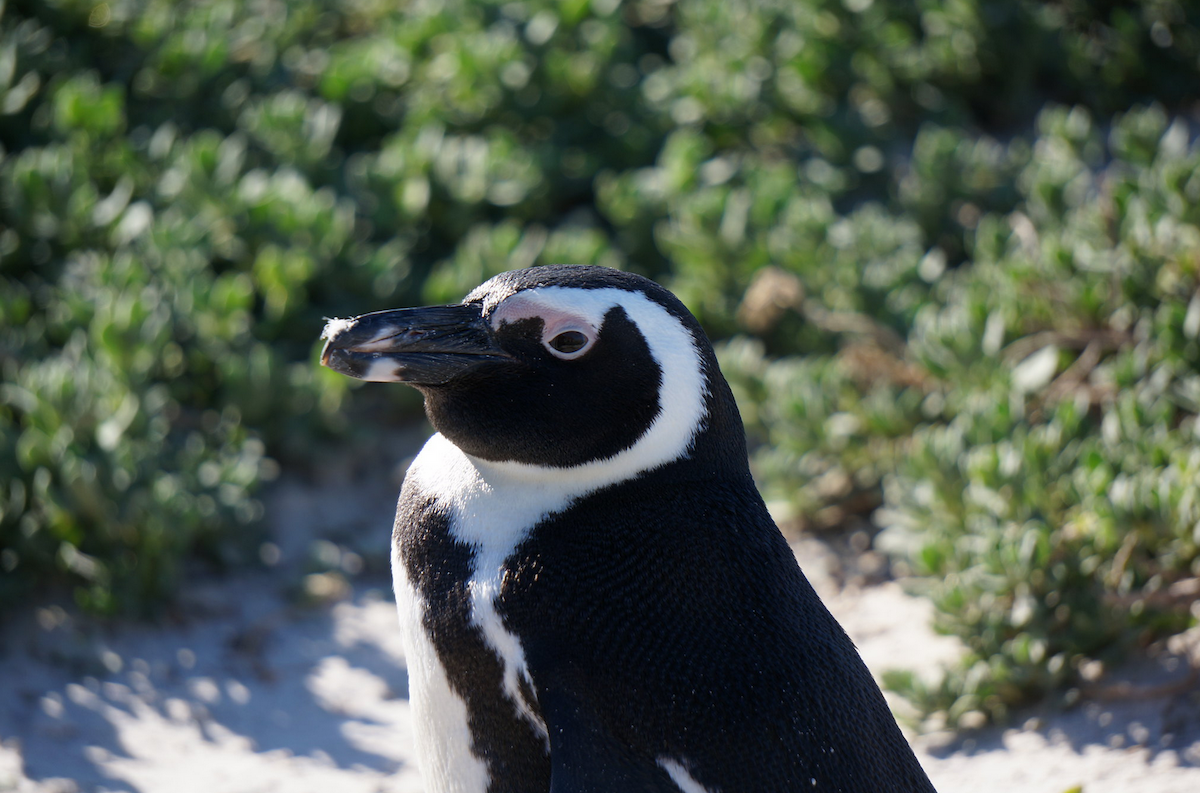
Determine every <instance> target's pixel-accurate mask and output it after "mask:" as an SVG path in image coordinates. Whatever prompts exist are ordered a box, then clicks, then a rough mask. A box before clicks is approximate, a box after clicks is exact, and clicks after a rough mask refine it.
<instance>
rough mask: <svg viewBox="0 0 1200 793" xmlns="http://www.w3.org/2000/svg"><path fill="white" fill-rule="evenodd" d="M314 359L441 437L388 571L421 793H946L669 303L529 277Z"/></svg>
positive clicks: (580, 275) (330, 341)
mask: <svg viewBox="0 0 1200 793" xmlns="http://www.w3.org/2000/svg"><path fill="white" fill-rule="evenodd" d="M322 335H323V338H324V339H325V346H324V349H323V351H322V354H321V362H322V363H323V364H324V365H325V366H327V367H329V368H331V369H333V370H334V371H337V372H341V373H343V374H346V375H349V376H351V377H356V378H359V379H362V380H367V381H375V382H400V383H404V384H407V385H409V386H412V387H414V388H416V389H418V390H419V391H420V392H421V394H422V395H423V397H424V401H425V410H426V414H427V416H428V418H429V421H430V423H431V424H432V425H433V427H434V429H435V430H436V434H434V435H433V436H432V437H431V438H430V439H429V441H428V442H427V444H426V445H425V446H424V448H423V449H422V450H421V452H420V454H419V455H418V456H417V457H416V459H415V460H414V461H413V463H412V464H411V466H410V467H409V470H408V472H407V474H406V476H405V479H404V483H403V485H402V488H401V492H400V497H399V502H398V505H397V510H396V520H395V526H394V531H393V549H392V568H393V577H394V585H395V591H396V598H397V604H398V608H399V613H400V623H401V629H402V632H403V635H404V640H405V646H406V650H407V660H408V665H409V686H410V694H409V696H410V702H411V707H412V713H413V718H414V723H415V733H416V740H417V760H418V765H419V766H420V768H421V772H422V775H423V777H424V779H425V783H426V789H427V790H428V791H430V793H451V792H453V793H625V792H626V791H630V792H638V793H642V792H644V793H737V792H738V791H753V792H755V793H768V792H771V791H839V792H840V793H868V792H870V793H889V792H891V791H896V792H897V793H899V792H900V791H904V792H905V793H913V792H915V791H933V786H932V785H931V783H930V781H929V779H928V777H927V776H926V775H925V773H924V771H923V770H922V768H921V766H920V764H919V763H918V761H917V759H916V757H915V756H914V754H913V752H912V749H911V748H910V747H909V745H908V743H907V741H906V740H905V738H904V736H903V735H902V734H901V732H900V730H899V728H898V727H897V725H896V722H895V720H894V718H893V716H892V714H891V712H890V711H889V709H888V706H887V704H886V703H885V701H884V698H883V695H882V694H881V692H880V690H879V688H878V687H877V686H876V684H875V682H874V681H873V679H872V677H871V675H870V673H869V672H868V670H867V668H866V666H865V665H864V664H863V662H862V660H861V658H860V657H859V655H858V652H857V651H856V649H855V647H854V645H853V643H852V642H851V640H850V639H849V637H847V635H846V633H845V632H844V631H843V630H842V628H841V626H840V625H839V624H838V623H837V622H836V621H835V619H834V618H833V616H832V615H831V614H830V613H829V611H828V610H827V609H826V608H825V606H824V604H823V603H822V602H821V601H820V599H819V598H818V596H817V594H816V593H815V592H814V590H813V588H812V586H811V585H810V584H809V582H808V581H807V579H806V578H805V577H804V575H803V573H802V572H801V570H800V568H799V566H798V565H797V562H796V559H795V556H794V555H793V553H792V552H791V550H790V548H789V547H788V544H787V542H786V541H785V540H784V538H783V536H782V535H781V533H780V531H779V529H778V528H777V527H776V525H775V523H774V522H773V520H772V518H771V517H770V515H769V514H768V512H767V509H766V506H765V505H764V503H763V500H762V497H761V496H760V495H759V493H758V490H757V488H756V486H755V484H754V481H753V479H752V478H751V475H750V470H749V464H748V460H747V451H746V442H745V433H744V429H743V426H742V423H741V418H740V416H739V414H738V410H737V406H736V404H735V403H734V399H733V395H732V393H731V392H730V389H729V386H728V384H727V383H726V382H725V379H724V377H723V376H722V374H721V371H720V369H719V367H718V365H717V360H716V356H715V354H714V353H713V349H712V346H711V344H710V343H709V341H708V339H707V338H706V336H705V334H704V331H703V330H702V329H701V327H700V325H699V323H698V322H697V321H696V320H695V318H694V317H693V316H692V315H691V314H690V313H689V312H688V310H687V309H686V308H685V307H684V306H683V304H682V303H681V302H680V301H679V300H678V299H677V298H676V297H675V296H674V295H672V294H671V293H670V292H669V291H668V290H666V289H665V288H663V287H661V286H659V285H658V284H656V283H655V282H653V281H651V280H649V279H646V278H643V277H641V276H638V275H634V274H630V273H626V272H622V271H618V270H612V269H608V268H603V267H595V266H585V265H549V266H542V267H533V268H528V269H523V270H516V271H512V272H507V273H503V274H501V275H498V276H496V277H494V278H492V279H490V280H488V281H487V282H486V283H484V284H483V285H481V286H479V287H478V288H476V289H475V290H473V291H472V292H471V293H470V294H469V295H467V297H466V298H465V299H464V300H463V302H462V303H460V304H458V305H449V306H435V307H424V308H403V309H397V310H391V311H380V312H376V313H372V314H365V315H362V316H359V317H356V318H352V319H335V320H330V321H329V322H328V324H327V325H326V327H325V330H324V332H323V334H322Z"/></svg>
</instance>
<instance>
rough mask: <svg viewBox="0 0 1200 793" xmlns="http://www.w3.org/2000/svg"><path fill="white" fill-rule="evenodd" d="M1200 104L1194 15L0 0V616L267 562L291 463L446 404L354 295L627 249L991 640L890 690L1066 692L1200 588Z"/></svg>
mask: <svg viewBox="0 0 1200 793" xmlns="http://www.w3.org/2000/svg"><path fill="white" fill-rule="evenodd" d="M1198 131H1200V6H1197V5H1196V4H1194V3H1189V2H1184V1H1183V0H1140V1H1139V2H1131V3H1110V2H1090V3H1089V2H1079V1H1077V0H1056V1H1054V2H1043V1H1042V0H950V1H949V2H945V1H943V0H937V1H936V2H935V1H934V0H917V2H911V0H904V1H903V2H902V1H901V0H803V1H801V0H775V1H774V2H773V1H772V0H756V1H754V2H749V1H746V0H680V2H672V1H671V0H566V2H550V0H513V1H512V2H485V1H483V0H441V1H436V0H412V2H400V1H397V0H289V1H288V2H284V0H190V1H189V2H176V0H110V1H109V2H95V1H94V0H6V1H5V0H0V614H3V615H6V616H0V620H2V619H5V618H6V617H7V618H11V617H13V616H14V615H19V614H20V613H21V612H23V611H27V610H29V609H30V608H31V607H32V605H35V604H37V603H39V602H42V600H43V599H45V598H47V597H57V596H63V595H65V596H66V597H67V598H69V599H70V600H71V601H72V602H73V604H74V607H75V608H77V609H80V610H82V611H83V612H84V613H86V614H90V615H93V617H94V618H95V619H106V618H109V617H112V616H142V617H145V616H149V617H153V616H154V615H155V614H158V613H160V612H161V610H162V609H163V608H164V607H165V604H170V603H171V602H173V599H174V598H176V597H178V595H179V593H180V590H181V588H182V587H183V586H184V585H185V583H186V582H188V581H189V580H193V578H194V577H195V576H197V575H204V574H206V571H212V570H218V571H219V570H228V569H240V568H244V567H246V566H256V565H258V566H261V565H264V564H268V565H269V564H270V563H271V561H272V557H273V554H275V553H276V552H277V550H278V548H277V546H276V545H275V544H274V543H275V542H277V541H278V538H273V537H271V536H270V535H269V534H268V532H267V531H266V529H265V528H264V521H263V518H264V508H263V506H262V502H261V494H262V492H263V490H262V488H263V486H264V484H265V483H266V482H268V481H270V480H272V479H274V478H276V477H277V476H278V474H279V472H280V471H281V470H282V471H284V472H285V474H286V475H291V476H301V477H302V476H304V474H305V472H310V471H312V470H314V469H317V468H319V467H320V466H321V465H322V464H323V461H324V460H326V459H328V458H329V457H330V456H331V455H335V454H355V453H357V452H356V450H365V449H369V448H370V447H371V444H378V443H379V438H380V432H381V428H383V431H388V430H387V428H389V427H392V428H397V432H400V431H402V428H405V427H410V426H412V425H413V424H414V423H419V422H420V421H421V420H422V419H421V416H420V404H419V401H418V399H417V398H416V396H415V394H414V393H412V392H410V391H409V390H407V389H401V388H378V387H376V388H359V387H358V386H357V384H356V383H354V382H352V381H350V380H349V379H348V378H344V377H340V376H338V375H335V374H333V373H331V372H328V371H326V370H323V369H321V368H320V367H318V366H317V365H316V356H317V352H318V350H319V343H318V340H317V337H318V334H319V333H320V331H321V328H322V325H323V318H324V317H332V316H348V315H354V314H360V313H364V312H366V311H371V310H377V309H382V308H391V307H397V306H404V305H415V304H425V303H438V302H454V301H457V300H459V299H461V297H462V296H463V295H464V294H465V293H466V292H467V291H468V290H469V289H470V288H472V287H473V286H475V285H477V284H478V283H480V282H482V281H483V280H485V279H486V278H488V277H489V276H491V275H493V274H495V273H498V272H501V271H504V270H509V269H513V268H519V267H527V266H531V265H537V264H547V263H556V262H569V263H594V264H601V265H606V266H612V267H620V268H624V269H629V270H633V271H637V272H640V273H643V274H645V275H648V276H650V277H652V278H655V279H657V280H659V281H660V282H661V283H663V284H664V285H666V286H668V287H669V288H671V289H673V290H674V291H675V292H676V293H677V294H678V295H679V296H680V297H681V298H682V299H683V300H684V301H685V302H686V303H687V304H688V306H689V307H690V308H691V309H692V310H693V312H695V314H696V315H697V316H698V317H699V318H700V320H701V321H702V323H703V324H704V325H705V327H706V328H707V329H708V331H709V333H710V335H711V336H712V338H713V339H714V341H715V342H717V344H718V348H719V354H720V357H721V360H722V365H723V367H724V368H725V371H726V374H727V376H728V377H729V379H730V381H731V382H732V383H733V385H734V388H735V391H736V392H737V395H738V397H739V401H740V404H741V407H742V411H743V418H744V419H745V421H746V424H747V430H748V432H749V435H750V438H751V443H752V448H753V460H752V462H753V465H754V470H755V474H756V476H757V477H758V478H759V481H760V485H761V487H762V489H763V491H764V494H765V495H766V496H767V498H768V501H769V503H770V506H771V508H772V511H773V513H774V514H775V515H776V517H777V518H778V519H779V521H780V523H781V525H782V527H783V528H784V530H785V532H787V533H789V534H790V535H792V536H793V537H794V536H798V535H802V534H819V535H822V536H826V537H830V538H833V540H832V541H836V542H838V543H841V544H842V545H843V546H844V547H846V548H848V549H849V550H850V551H851V552H853V553H855V554H857V555H858V556H859V557H860V558H862V559H866V560H868V561H869V562H870V563H869V564H866V563H864V564H863V565H861V568H862V574H863V575H864V576H866V577H867V578H872V577H874V578H876V579H879V578H886V577H890V576H899V577H903V578H905V580H906V581H907V582H909V585H910V587H911V588H912V589H913V590H914V591H917V592H920V593H921V594H922V595H924V596H927V597H928V598H930V599H931V600H932V602H933V604H934V607H935V610H936V615H937V616H936V622H937V626H938V628H939V629H940V630H942V631H945V632H947V633H950V634H953V635H956V636H958V637H960V638H961V640H962V642H964V643H965V645H966V647H967V648H968V653H967V655H966V657H965V658H964V659H963V660H962V661H961V663H960V664H959V665H958V666H956V667H954V668H953V669H950V670H949V671H948V672H947V673H946V675H945V676H944V678H943V679H941V680H940V681H937V682H934V683H930V682H928V681H922V680H919V679H917V678H916V677H914V676H911V675H909V676H906V675H904V674H894V675H892V676H891V677H890V679H889V680H888V684H889V686H890V687H892V688H893V689H894V690H896V691H898V692H900V693H901V694H903V695H905V696H906V697H908V698H909V699H910V701H911V702H913V703H914V705H915V706H916V708H917V710H918V712H919V713H920V714H923V715H924V716H931V715H933V714H937V715H938V718H939V719H941V720H942V721H944V722H946V723H949V724H951V725H952V726H953V725H954V724H957V723H959V720H961V719H962V718H963V717H964V715H966V714H970V715H971V718H972V719H975V720H978V718H979V716H980V715H981V714H982V716H983V717H984V718H990V719H997V720H1001V721H1002V720H1003V719H1004V717H1005V715H1006V714H1007V713H1008V712H1009V709H1010V708H1012V707H1014V706H1016V705H1019V704H1022V703H1026V702H1030V701H1038V700H1044V699H1045V698H1046V697H1048V696H1051V697H1054V696H1064V694H1063V692H1068V691H1070V690H1071V686H1072V685H1074V684H1075V683H1076V682H1077V681H1078V680H1079V679H1080V677H1081V675H1083V676H1086V673H1087V672H1088V670H1089V669H1092V670H1094V669H1095V668H1096V667H1095V664H1096V663H1107V662H1109V661H1111V660H1113V659H1117V658H1120V657H1122V656H1123V655H1126V654H1128V653H1129V652H1130V651H1132V650H1135V649H1137V648H1140V647H1145V646H1147V645H1149V644H1151V643H1153V642H1155V641H1159V640H1162V639H1164V638H1166V637H1169V636H1171V635H1173V634H1177V633H1180V632H1182V631H1184V630H1186V629H1187V628H1189V627H1192V626H1194V625H1195V624H1196V621H1197V613H1200V612H1198V609H1197V608H1196V603H1197V599H1198V598H1200V550H1198V549H1200V424H1198V423H1197V420H1196V418H1197V413H1198V412H1200V369H1198V365H1200V144H1198V142H1197V133H1198ZM362 453H363V454H366V453H367V452H366V451H364V452H362ZM273 548H274V549H275V550H272V549H273ZM345 553H346V552H344V551H339V549H338V548H336V547H334V548H333V549H332V550H331V551H329V553H328V554H327V556H330V557H331V558H332V559H333V561H331V562H329V565H328V566H329V567H330V568H331V569H332V568H337V571H338V575H341V576H353V575H354V574H355V573H356V572H357V570H358V569H360V568H361V567H362V565H357V566H356V565H355V564H345V563H344V562H345V558H346V557H345ZM382 554H383V558H386V549H382ZM360 561H361V560H360ZM368 561H370V560H368Z"/></svg>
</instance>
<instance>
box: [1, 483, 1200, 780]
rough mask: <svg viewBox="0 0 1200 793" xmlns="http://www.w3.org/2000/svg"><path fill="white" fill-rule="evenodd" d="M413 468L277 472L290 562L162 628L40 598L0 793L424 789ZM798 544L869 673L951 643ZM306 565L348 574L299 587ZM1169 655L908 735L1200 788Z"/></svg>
mask: <svg viewBox="0 0 1200 793" xmlns="http://www.w3.org/2000/svg"><path fill="white" fill-rule="evenodd" d="M402 466H403V461H401V462H400V463H399V465H397V464H396V462H395V461H387V464H386V465H369V466H367V467H366V469H365V470H349V469H346V470H342V471H340V472H335V473H329V472H327V473H326V474H323V476H324V477H325V478H324V480H323V481H320V482H315V483H314V482H301V481H300V480H298V479H294V478H292V479H288V478H285V479H284V480H283V481H281V482H280V483H279V484H278V485H277V486H276V487H275V488H273V490H272V491H271V492H270V493H268V495H267V508H268V516H269V520H270V522H271V526H272V528H273V532H274V537H275V546H276V548H277V553H274V551H272V552H271V553H268V557H271V556H272V555H275V556H277V557H278V559H277V563H276V564H275V565H274V566H273V567H272V568H271V569H269V570H267V571H265V572H262V571H259V572H248V573H242V574H239V575H237V576H234V577H228V578H224V579H207V580H204V581H201V582H198V583H195V584H193V585H191V586H189V588H188V592H187V593H186V596H185V597H184V599H183V601H182V603H181V606H180V608H177V609H173V610H172V612H171V617H170V618H169V619H167V620H165V621H163V622H162V623H161V624H154V625H146V624H136V623H122V624H117V625H107V626H97V625H95V624H93V623H89V622H87V621H81V620H79V619H78V618H76V617H73V616H72V615H71V614H70V613H68V612H67V611H66V610H63V609H60V608H56V607H54V606H52V605H47V606H43V607H40V608H38V609H36V610H35V611H34V612H33V613H31V614H28V615H25V616H22V617H20V618H18V619H17V620H15V621H13V622H10V623H8V624H6V625H4V626H2V627H0V791H21V792H22V793H26V792H29V793H33V792H35V791H36V792H37V793H46V792H49V791H55V792H62V793H67V792H70V791H97V792H99V791H140V792H141V793H191V792H192V791H196V793H199V792H200V791H204V793H260V792H262V793H266V792H267V791H281V792H282V793H307V792H308V791H313V793H316V792H317V791H321V792H322V793H325V792H326V791H330V790H336V791H339V793H360V792H361V793H376V792H379V793H417V791H420V790H421V780H420V776H419V775H418V773H417V770H416V768H415V767H414V765H413V760H412V731H413V725H412V723H411V719H410V712H409V706H408V700H407V692H408V681H407V675H406V673H405V666H404V653H403V648H402V647H401V646H400V642H399V635H398V630H397V627H396V621H395V615H394V611H393V606H392V603H391V593H390V591H389V587H390V583H389V579H388V578H387V576H386V572H385V566H386V557H387V542H388V534H389V531H390V520H391V511H392V505H393V503H394V499H395V491H396V487H397V484H396V479H397V477H396V475H395V473H394V471H396V470H402ZM381 471H382V472H385V473H380V472H381ZM388 471H391V472H392V473H386V472H388ZM352 482H353V483H354V484H353V486H351V483H352ZM330 540H332V541H333V542H332V543H331V542H330ZM796 550H797V556H798V557H799V558H800V562H801V566H802V567H804V569H805V571H806V573H807V574H808V575H809V577H810V578H811V579H812V580H813V582H814V584H815V585H816V586H817V588H818V590H819V591H820V592H821V594H822V596H823V597H824V598H825V600H826V602H827V603H828V604H829V605H830V608H831V609H832V610H833V611H834V613H835V614H836V615H837V617H838V618H839V619H840V620H841V621H842V623H843V625H845V627H846V629H847V630H848V631H849V633H850V634H851V636H852V637H853V638H854V639H855V641H856V643H857V644H858V646H859V649H860V650H861V652H862V654H863V657H864V658H865V659H866V661H867V663H868V665H869V666H871V668H872V669H873V670H874V671H875V672H876V673H879V672H880V671H882V670H884V669H888V668H908V669H916V670H919V671H921V672H923V673H926V674H928V673H931V672H932V670H936V669H937V668H938V664H940V663H943V662H946V661H948V660H949V659H952V658H953V657H954V656H955V654H956V653H957V651H958V649H957V646H956V644H955V642H954V641H953V640H951V639H947V638H945V637H939V636H936V635H935V634H933V633H932V632H931V631H930V630H929V628H928V622H929V616H930V606H929V604H928V603H927V602H925V601H923V600H920V599H916V598H912V597H909V596H907V595H906V594H904V592H903V590H902V589H901V587H900V586H899V585H898V584H896V583H894V582H888V583H884V584H880V585H874V586H866V587H855V586H840V585H839V584H838V583H837V581H838V578H839V576H838V575H836V573H837V571H838V565H839V562H838V557H837V555H836V554H834V553H833V552H831V551H830V550H829V549H828V548H826V547H825V546H823V545H821V544H820V543H818V542H815V541H806V542H804V543H800V544H798V545H797V546H796ZM314 559H320V560H322V561H321V564H322V565H323V568H322V569H327V568H330V567H334V568H336V567H339V566H340V567H341V568H343V569H344V570H346V571H347V572H346V573H345V575H339V574H337V573H334V574H326V575H323V576H317V577H309V578H306V577H305V576H306V575H309V574H310V573H311V571H312V570H313V569H314V568H313V560H314ZM360 568H361V572H359V571H360ZM343 580H345V581H346V582H347V583H346V584H345V585H343V584H342V581H343ZM305 591H307V593H308V595H307V596H302V595H301V594H299V593H302V592H305ZM1173 649H1174V650H1175V654H1173V655H1172V654H1165V653H1164V654H1161V655H1160V656H1159V657H1157V658H1154V659H1149V658H1148V659H1144V660H1142V661H1140V662H1139V663H1137V664H1134V665H1132V666H1130V667H1129V668H1127V669H1123V670H1120V672H1119V674H1116V675H1112V676H1109V677H1108V678H1106V679H1105V681H1104V682H1105V684H1106V691H1108V692H1109V693H1110V694H1117V695H1119V696H1116V697H1115V698H1112V697H1108V698H1104V699H1100V698H1092V699H1088V698H1085V699H1084V700H1082V701H1081V703H1080V704H1079V706H1077V707H1075V708H1073V709H1071V710H1069V711H1066V712H1053V713H1051V712H1045V713H1036V714H1034V713H1030V714H1023V715H1022V716H1021V717H1020V718H1019V722H1020V723H1022V724H1024V726H1023V727H1020V728H1010V729H1003V730H1002V729H987V730H981V731H977V732H973V733H971V734H969V735H959V736H953V735H925V736H917V737H915V738H914V745H915V747H916V749H917V751H918V754H919V756H920V759H921V762H922V763H923V764H924V766H925V768H926V769H927V770H928V772H929V775H930V777H931V778H932V779H933V781H934V784H935V785H936V786H937V788H938V790H939V791H941V793H968V792H969V793H976V792H977V791H997V793H1002V792H1006V791H1021V793H1067V792H1068V791H1072V790H1081V791H1083V792H1084V793H1125V792H1126V791H1131V792H1132V791H1136V792H1137V793H1194V792H1195V791H1200V689H1197V687H1196V685H1195V684H1194V683H1192V684H1190V685H1179V682H1178V681H1180V680H1185V679H1186V669H1187V664H1188V661H1187V657H1188V653H1189V652H1191V653H1194V652H1195V647H1194V646H1191V647H1189V645H1188V641H1181V642H1178V643H1177V644H1176V646H1174V648H1173ZM1192 658H1193V663H1194V662H1195V661H1196V660H1200V658H1197V657H1196V656H1195V655H1194V654H1193V655H1192ZM1122 683H1127V684H1129V685H1127V686H1126V687H1125V688H1121V687H1120V684H1122Z"/></svg>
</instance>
